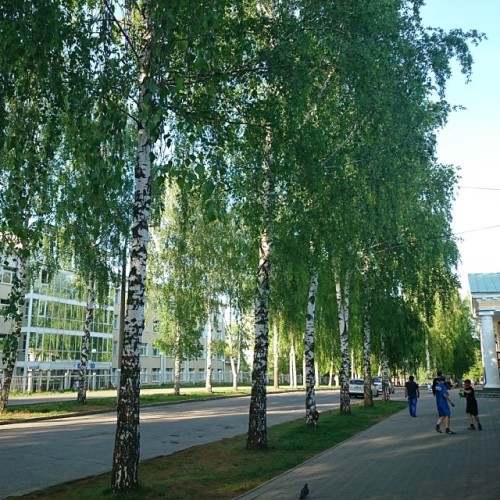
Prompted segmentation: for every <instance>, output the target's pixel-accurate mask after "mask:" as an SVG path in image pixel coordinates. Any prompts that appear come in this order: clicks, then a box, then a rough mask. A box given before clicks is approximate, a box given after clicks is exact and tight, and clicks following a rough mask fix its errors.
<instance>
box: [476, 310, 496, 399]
mask: <svg viewBox="0 0 500 500" xmlns="http://www.w3.org/2000/svg"><path fill="white" fill-rule="evenodd" d="M479 318H480V319H481V344H482V346H483V349H482V354H483V365H484V375H485V378H486V383H485V385H484V387H485V388H488V389H491V388H496V389H498V388H500V377H499V375H498V358H497V348H496V345H495V332H494V330H493V311H479Z"/></svg>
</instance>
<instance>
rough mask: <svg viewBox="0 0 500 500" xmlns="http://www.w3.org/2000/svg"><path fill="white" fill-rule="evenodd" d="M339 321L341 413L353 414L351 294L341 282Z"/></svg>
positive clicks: (339, 290)
mask: <svg viewBox="0 0 500 500" xmlns="http://www.w3.org/2000/svg"><path fill="white" fill-rule="evenodd" d="M335 289H336V292H337V306H338V320H339V331H340V356H341V367H340V380H339V384H340V413H341V414H349V413H351V399H350V398H349V372H350V367H349V337H348V331H349V292H348V288H347V286H346V287H345V289H344V290H342V287H341V285H340V283H339V282H337V283H336V285H335Z"/></svg>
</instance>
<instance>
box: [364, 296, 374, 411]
mask: <svg viewBox="0 0 500 500" xmlns="http://www.w3.org/2000/svg"><path fill="white" fill-rule="evenodd" d="M370 317H371V311H370V304H369V302H368V301H366V302H365V304H364V330H363V369H364V380H365V387H364V393H365V398H364V399H365V406H373V394H372V365H371V354H372V353H371V326H370Z"/></svg>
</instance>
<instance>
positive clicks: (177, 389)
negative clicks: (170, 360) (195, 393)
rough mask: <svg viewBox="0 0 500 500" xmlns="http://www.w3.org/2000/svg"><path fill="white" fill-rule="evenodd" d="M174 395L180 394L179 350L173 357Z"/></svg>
mask: <svg viewBox="0 0 500 500" xmlns="http://www.w3.org/2000/svg"><path fill="white" fill-rule="evenodd" d="M174 394H175V395H176V396H179V395H180V394H181V357H180V355H179V349H177V350H176V351H175V355H174Z"/></svg>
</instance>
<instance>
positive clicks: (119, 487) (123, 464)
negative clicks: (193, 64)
mask: <svg viewBox="0 0 500 500" xmlns="http://www.w3.org/2000/svg"><path fill="white" fill-rule="evenodd" d="M149 3H150V2H149V0H144V1H143V2H142V9H141V13H142V15H143V16H144V20H143V32H142V37H143V38H142V41H143V47H142V49H141V52H140V54H139V58H140V60H139V65H140V70H139V85H138V104H137V111H138V116H139V117H141V118H140V120H139V121H138V124H137V127H138V144H137V161H136V165H135V169H134V177H135V193H134V206H133V222H132V241H131V252H130V271H129V278H128V294H127V307H126V314H125V328H124V335H123V349H122V363H121V374H120V387H119V390H118V405H117V425H116V437H115V449H114V453H113V468H112V471H111V489H112V490H113V491H115V492H121V493H126V492H129V491H130V490H132V489H134V488H136V487H137V486H138V484H139V457H140V430H139V413H140V408H139V400H140V382H141V377H140V376H141V368H140V359H139V340H140V338H141V336H142V332H143V330H144V294H145V283H146V265H147V244H148V239H149V218H150V210H151V137H150V132H149V127H150V124H149V123H148V119H149V118H150V117H149V115H150V110H149V106H150V104H149V101H150V96H149V93H150V91H149V84H150V74H149V71H150V65H151V41H152V39H153V38H154V30H153V27H152V24H151V20H150V18H149V17H148V16H149V11H150V8H151V6H150V5H149ZM142 117H145V118H142Z"/></svg>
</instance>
